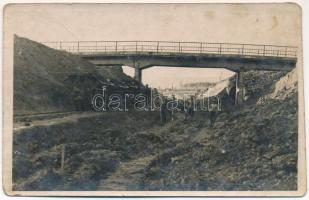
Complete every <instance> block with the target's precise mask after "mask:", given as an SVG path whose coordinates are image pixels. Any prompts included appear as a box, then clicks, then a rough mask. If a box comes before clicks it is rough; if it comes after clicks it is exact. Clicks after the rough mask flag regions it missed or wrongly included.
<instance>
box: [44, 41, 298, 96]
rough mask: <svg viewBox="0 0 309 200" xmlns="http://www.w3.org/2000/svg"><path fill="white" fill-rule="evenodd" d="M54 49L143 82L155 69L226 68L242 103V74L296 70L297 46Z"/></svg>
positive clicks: (103, 44) (166, 44)
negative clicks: (129, 71)
mask: <svg viewBox="0 0 309 200" xmlns="http://www.w3.org/2000/svg"><path fill="white" fill-rule="evenodd" d="M43 44H45V45H47V46H49V47H51V48H55V49H58V50H64V51H68V52H71V53H74V54H78V55H80V56H81V57H83V58H84V59H87V60H89V61H90V62H92V63H93V64H95V65H97V66H111V65H115V66H130V67H133V68H134V69H135V76H134V78H135V79H136V80H137V81H139V82H141V80H142V70H143V69H147V68H150V67H153V66H167V67H187V68H188V67H192V68H224V69H229V70H231V71H233V72H236V73H237V74H238V76H237V77H238V78H237V84H236V85H237V87H238V91H239V93H238V95H239V98H238V99H240V101H241V99H242V98H241V97H242V96H243V92H242V91H243V87H244V86H243V83H242V74H243V72H244V71H248V70H269V71H290V70H292V69H293V68H294V67H295V66H296V62H297V48H296V47H294V46H276V45H257V44H237V43H206V42H175V41H75V42H45V43H43Z"/></svg>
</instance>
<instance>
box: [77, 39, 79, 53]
mask: <svg viewBox="0 0 309 200" xmlns="http://www.w3.org/2000/svg"><path fill="white" fill-rule="evenodd" d="M77 53H79V41H78V42H77Z"/></svg>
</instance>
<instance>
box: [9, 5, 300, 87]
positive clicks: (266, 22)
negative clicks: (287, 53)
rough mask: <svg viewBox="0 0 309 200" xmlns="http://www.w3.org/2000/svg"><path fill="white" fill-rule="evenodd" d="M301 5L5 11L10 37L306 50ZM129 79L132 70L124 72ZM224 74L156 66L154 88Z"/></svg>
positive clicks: (150, 78)
mask: <svg viewBox="0 0 309 200" xmlns="http://www.w3.org/2000/svg"><path fill="white" fill-rule="evenodd" d="M300 16H301V10H300V8H299V7H298V6H297V5H296V4H242V5H239V4H238V5H237V4H44V5H43V4H28V5H25V4H24V5H22V4H21V5H14V4H11V5H8V6H6V7H5V10H4V31H5V33H4V34H7V35H8V36H9V38H13V35H14V34H17V35H18V36H21V37H26V38H29V39H32V40H35V41H38V42H47V41H96V40H155V41H156V40H159V41H194V42H222V43H224V42H227V43H253V44H273V45H292V46H298V47H300V45H301V32H300V31H301V29H300V27H301V18H300ZM124 71H125V73H127V74H130V75H131V74H132V69H131V68H129V67H124ZM230 75H232V73H231V72H230V71H228V70H224V69H222V70H221V69H189V68H175V67H174V68H165V67H152V68H149V69H146V70H143V76H142V81H143V83H145V84H149V85H150V86H153V87H170V86H171V85H174V86H177V85H179V84H180V83H187V82H201V81H210V82H213V81H216V80H218V79H219V78H220V77H222V78H226V77H228V76H230Z"/></svg>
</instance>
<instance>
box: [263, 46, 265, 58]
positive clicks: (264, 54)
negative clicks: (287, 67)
mask: <svg viewBox="0 0 309 200" xmlns="http://www.w3.org/2000/svg"><path fill="white" fill-rule="evenodd" d="M263 56H265V45H264V46H263Z"/></svg>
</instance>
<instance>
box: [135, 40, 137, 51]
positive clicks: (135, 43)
mask: <svg viewBox="0 0 309 200" xmlns="http://www.w3.org/2000/svg"><path fill="white" fill-rule="evenodd" d="M135 52H137V41H136V42H135Z"/></svg>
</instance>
